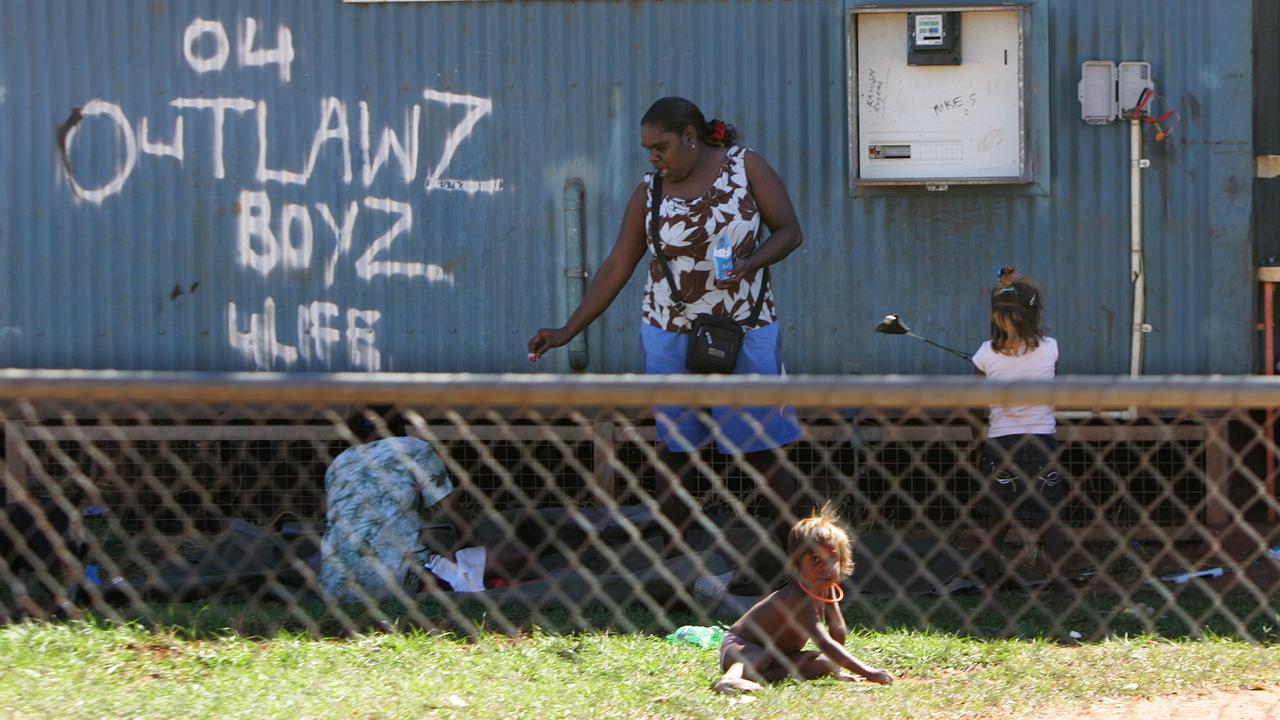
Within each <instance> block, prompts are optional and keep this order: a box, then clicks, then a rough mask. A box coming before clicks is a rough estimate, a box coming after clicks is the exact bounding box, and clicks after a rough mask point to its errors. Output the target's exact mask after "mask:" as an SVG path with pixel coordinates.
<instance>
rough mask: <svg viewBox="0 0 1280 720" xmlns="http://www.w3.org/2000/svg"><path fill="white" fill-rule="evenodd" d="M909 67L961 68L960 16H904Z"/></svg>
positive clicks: (934, 14)
mask: <svg viewBox="0 0 1280 720" xmlns="http://www.w3.org/2000/svg"><path fill="white" fill-rule="evenodd" d="M907 64H908V65H959V64H960V13H958V12H931V13H907Z"/></svg>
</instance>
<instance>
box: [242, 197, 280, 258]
mask: <svg viewBox="0 0 1280 720" xmlns="http://www.w3.org/2000/svg"><path fill="white" fill-rule="evenodd" d="M255 237H256V238H258V239H259V240H260V241H261V243H262V250H260V251H259V250H256V249H254V247H253V239H254V238H255ZM236 261H237V262H239V263H240V264H241V265H243V266H244V267H247V268H252V269H254V270H257V271H258V273H259V274H261V275H262V276H263V277H266V276H267V273H269V272H271V270H272V268H274V267H275V266H276V263H277V262H279V261H280V243H279V242H278V241H277V240H276V236H275V234H274V233H272V232H271V199H270V198H268V197H267V194H266V193H265V192H262V191H257V192H254V191H252V190H241V191H240V231H239V232H238V233H237V234H236Z"/></svg>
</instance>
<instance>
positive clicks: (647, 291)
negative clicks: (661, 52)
mask: <svg viewBox="0 0 1280 720" xmlns="http://www.w3.org/2000/svg"><path fill="white" fill-rule="evenodd" d="M747 152H748V150H747V149H746V148H743V147H739V146H737V145H735V146H733V147H731V148H729V152H728V154H727V155H726V157H725V160H724V165H723V166H722V167H721V168H720V174H719V175H718V176H717V177H716V180H715V182H714V183H713V184H712V186H711V188H710V189H709V190H707V191H706V192H705V193H703V194H702V195H700V196H698V197H696V198H693V199H690V200H685V199H682V198H673V197H664V198H662V205H661V209H660V211H659V218H660V222H659V224H660V226H661V227H660V228H659V233H658V238H659V241H660V243H661V245H662V250H663V252H664V253H665V254H666V256H667V262H668V264H670V266H671V273H672V274H673V275H674V276H675V279H676V283H677V284H678V286H679V288H680V294H681V295H682V296H683V297H684V302H685V311H684V314H683V315H682V314H680V313H679V312H677V311H676V309H675V306H674V305H673V304H672V301H671V286H670V285H669V284H668V283H667V279H666V276H665V275H664V274H663V272H662V266H661V265H660V264H659V263H658V260H657V257H656V256H652V253H653V243H652V241H650V239H649V238H650V237H651V236H650V235H646V236H645V242H646V243H647V244H648V245H649V252H650V255H651V258H650V261H649V279H648V282H646V283H645V286H644V300H643V303H642V305H643V306H642V313H643V315H642V317H643V318H644V321H645V322H647V323H649V324H650V325H653V326H655V327H659V328H662V329H663V330H669V331H671V332H688V331H689V326H690V324H691V321H690V319H691V318H694V317H697V316H698V315H703V314H708V313H709V314H713V315H722V316H727V317H732V318H733V319H734V320H737V321H738V322H740V323H744V324H745V323H746V321H747V319H748V318H750V317H751V305H752V303H754V302H755V300H756V297H757V296H758V295H759V294H760V291H761V285H762V284H763V279H764V272H763V270H760V271H757V272H756V273H755V274H753V275H750V276H748V277H747V278H746V279H744V280H743V281H742V282H741V283H739V284H738V287H736V288H732V289H729V290H720V289H718V288H717V287H716V285H715V269H714V264H713V260H712V257H711V252H712V250H713V245H714V243H715V242H716V241H718V239H719V238H720V236H721V235H723V236H725V237H726V238H728V240H729V243H730V245H731V247H732V248H733V257H734V259H735V260H738V259H741V258H744V257H746V256H748V255H750V254H751V253H752V252H754V251H755V249H756V243H757V241H758V239H759V237H760V209H759V208H758V207H757V206H756V199H755V197H754V196H753V195H752V194H751V189H750V188H749V187H748V185H747ZM645 186H646V187H647V188H649V197H650V198H652V197H653V192H652V188H653V173H649V174H647V175H645ZM646 204H647V203H646ZM652 213H653V208H652V207H646V210H645V231H646V232H648V231H649V225H650V223H651V219H652ZM773 321H774V308H773V293H772V292H771V289H770V288H765V299H764V306H763V307H762V308H761V309H760V317H759V319H758V320H757V321H756V324H755V327H761V326H764V325H768V324H769V323H771V322H773Z"/></svg>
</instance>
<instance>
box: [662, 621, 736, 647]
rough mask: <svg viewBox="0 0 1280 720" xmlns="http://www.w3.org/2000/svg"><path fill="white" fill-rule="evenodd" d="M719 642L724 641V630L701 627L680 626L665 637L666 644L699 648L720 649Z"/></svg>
mask: <svg viewBox="0 0 1280 720" xmlns="http://www.w3.org/2000/svg"><path fill="white" fill-rule="evenodd" d="M721 640H724V628H720V627H703V626H701V625H682V626H680V627H678V628H676V631H675V632H673V633H671V634H670V635H668V636H667V641H668V642H673V643H688V644H690V645H697V646H698V647H700V648H717V647H720V641H721Z"/></svg>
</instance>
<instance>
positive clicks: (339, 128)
mask: <svg viewBox="0 0 1280 720" xmlns="http://www.w3.org/2000/svg"><path fill="white" fill-rule="evenodd" d="M320 116H321V117H320V125H319V126H318V127H317V128H316V134H315V137H314V138H312V139H311V155H310V156H309V157H307V177H308V178H310V177H311V173H312V172H314V171H315V169H316V158H317V157H318V156H319V155H320V147H321V146H322V145H324V144H325V143H326V142H328V141H330V140H341V141H342V182H344V183H346V184H348V185H350V184H351V137H350V135H351V133H350V132H349V131H348V129H347V108H346V106H345V105H343V104H342V101H341V100H339V99H338V98H336V97H328V98H325V99H324V100H321V101H320ZM332 119H336V120H337V125H336V126H334V125H331V124H330V123H331V122H332Z"/></svg>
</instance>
